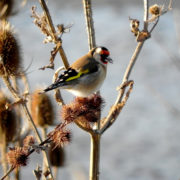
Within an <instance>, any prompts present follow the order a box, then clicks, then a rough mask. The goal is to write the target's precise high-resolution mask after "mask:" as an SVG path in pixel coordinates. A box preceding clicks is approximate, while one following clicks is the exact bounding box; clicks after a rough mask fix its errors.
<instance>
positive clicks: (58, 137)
mask: <svg viewBox="0 0 180 180" xmlns="http://www.w3.org/2000/svg"><path fill="white" fill-rule="evenodd" d="M66 125H67V124H66V123H61V124H59V125H57V126H56V128H55V129H54V130H53V131H51V132H50V133H49V134H48V135H47V137H49V138H50V140H51V141H52V142H53V143H54V148H56V147H64V146H65V145H67V144H68V143H69V142H70V141H71V132H70V131H69V130H68V129H66Z"/></svg>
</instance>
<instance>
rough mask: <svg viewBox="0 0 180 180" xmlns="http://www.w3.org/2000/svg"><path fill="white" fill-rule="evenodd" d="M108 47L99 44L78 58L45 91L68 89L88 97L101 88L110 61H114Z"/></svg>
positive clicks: (77, 94)
mask: <svg viewBox="0 0 180 180" xmlns="http://www.w3.org/2000/svg"><path fill="white" fill-rule="evenodd" d="M109 55H110V53H109V51H108V49H107V48H105V47H102V46H99V47H96V48H93V49H91V50H90V51H89V52H88V53H87V54H86V55H84V56H83V57H81V58H79V59H78V60H76V61H75V62H74V63H73V64H72V65H71V66H70V67H69V68H68V69H67V70H66V71H64V73H63V74H61V75H60V76H59V77H58V79H57V80H56V81H55V82H54V83H53V84H52V85H50V86H49V87H47V88H46V89H44V92H47V91H50V90H52V89H55V88H60V89H66V90H67V91H69V92H71V93H72V94H74V95H75V96H80V97H87V96H89V95H91V94H92V93H94V92H96V91H98V90H99V88H100V87H101V85H102V83H103V81H104V79H105V77H106V71H107V64H108V62H110V63H112V59H111V58H110V57H109Z"/></svg>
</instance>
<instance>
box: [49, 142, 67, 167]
mask: <svg viewBox="0 0 180 180" xmlns="http://www.w3.org/2000/svg"><path fill="white" fill-rule="evenodd" d="M54 147H55V144H53V143H52V144H51V146H50V148H49V160H50V162H51V165H52V166H54V167H62V166H64V164H65V152H64V148H62V147H55V148H54Z"/></svg>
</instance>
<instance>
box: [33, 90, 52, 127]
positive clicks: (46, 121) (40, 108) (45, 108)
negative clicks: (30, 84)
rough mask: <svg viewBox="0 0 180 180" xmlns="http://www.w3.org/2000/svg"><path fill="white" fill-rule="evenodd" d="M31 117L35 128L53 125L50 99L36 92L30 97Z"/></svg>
mask: <svg viewBox="0 0 180 180" xmlns="http://www.w3.org/2000/svg"><path fill="white" fill-rule="evenodd" d="M31 111H32V117H33V120H34V122H35V124H36V125H37V126H41V127H46V126H48V125H52V124H53V119H54V113H53V107H52V103H51V99H50V98H49V96H48V95H47V94H40V93H39V90H36V91H35V92H34V93H33V95H32V102H31Z"/></svg>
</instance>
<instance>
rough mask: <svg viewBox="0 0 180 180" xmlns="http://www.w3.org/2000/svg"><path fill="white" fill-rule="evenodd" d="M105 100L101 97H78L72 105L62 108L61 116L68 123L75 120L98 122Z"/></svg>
mask: <svg viewBox="0 0 180 180" xmlns="http://www.w3.org/2000/svg"><path fill="white" fill-rule="evenodd" d="M103 105H104V100H103V99H102V97H101V96H99V95H92V96H90V97H87V98H82V97H77V98H76V99H75V100H74V102H72V103H71V104H68V105H65V106H63V108H62V111H61V116H62V119H63V120H64V121H66V122H67V123H70V122H73V121H75V120H79V119H80V120H81V121H82V120H84V121H88V122H97V120H98V119H99V115H100V111H101V109H102V107H103Z"/></svg>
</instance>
